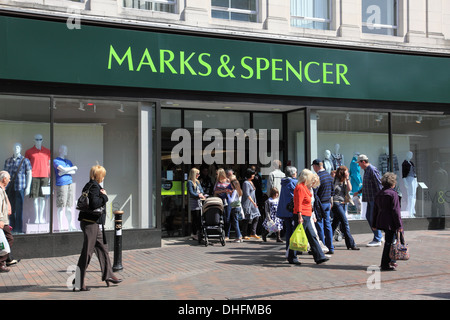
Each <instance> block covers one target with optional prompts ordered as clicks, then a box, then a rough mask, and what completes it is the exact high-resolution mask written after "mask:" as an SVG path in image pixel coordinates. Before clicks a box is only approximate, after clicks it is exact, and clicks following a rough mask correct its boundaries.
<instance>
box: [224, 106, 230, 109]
mask: <svg viewBox="0 0 450 320" xmlns="http://www.w3.org/2000/svg"><path fill="white" fill-rule="evenodd" d="M223 108H224V109H231V107H230V106H225V107H223Z"/></svg>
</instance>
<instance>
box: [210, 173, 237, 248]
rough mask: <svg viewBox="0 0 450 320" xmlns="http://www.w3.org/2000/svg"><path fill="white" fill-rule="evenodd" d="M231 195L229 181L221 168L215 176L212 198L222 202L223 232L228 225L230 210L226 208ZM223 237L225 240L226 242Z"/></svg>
mask: <svg viewBox="0 0 450 320" xmlns="http://www.w3.org/2000/svg"><path fill="white" fill-rule="evenodd" d="M231 193H233V188H232V187H231V184H230V180H229V179H228V177H227V174H226V172H225V170H224V169H223V168H219V169H218V170H217V174H216V184H215V185H214V196H215V197H219V198H220V199H222V201H223V207H224V208H223V222H224V227H225V230H228V228H229V225H230V211H231V210H230V208H228V204H229V203H228V196H229V195H231ZM228 239H229V238H228V237H225V240H228Z"/></svg>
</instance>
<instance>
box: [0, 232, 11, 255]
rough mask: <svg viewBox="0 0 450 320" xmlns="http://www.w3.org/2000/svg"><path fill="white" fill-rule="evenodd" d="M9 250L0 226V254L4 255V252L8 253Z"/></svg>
mask: <svg viewBox="0 0 450 320" xmlns="http://www.w3.org/2000/svg"><path fill="white" fill-rule="evenodd" d="M10 252H11V249H10V247H9V243H8V240H6V237H5V233H4V232H3V229H1V228H0V256H4V255H5V254H8V253H10Z"/></svg>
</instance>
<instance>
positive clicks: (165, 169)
mask: <svg viewBox="0 0 450 320" xmlns="http://www.w3.org/2000/svg"><path fill="white" fill-rule="evenodd" d="M220 109H221V110H217V108H216V109H215V110H212V109H209V110H196V109H178V110H176V109H171V108H164V106H163V105H162V109H161V118H162V119H161V133H162V143H161V146H162V147H161V149H162V150H161V155H162V159H161V168H162V175H161V180H162V181H161V183H162V186H161V203H162V204H161V205H162V210H161V213H162V214H161V219H162V221H161V226H162V235H163V237H181V236H188V235H191V231H192V227H191V226H192V225H191V222H192V217H191V214H190V210H189V199H188V192H187V180H188V177H189V171H190V170H191V169H192V168H194V167H196V168H198V169H203V170H202V171H203V172H207V175H208V177H209V179H210V180H211V188H209V190H205V193H208V194H210V195H212V194H213V188H214V184H215V180H216V171H217V169H219V168H223V169H232V170H233V171H234V174H235V175H236V177H237V179H238V180H239V181H241V182H242V181H243V179H244V175H245V171H246V169H247V168H248V167H249V166H251V165H252V164H254V165H256V166H257V168H259V166H263V167H267V166H270V165H271V163H270V159H269V160H267V159H264V160H267V161H269V162H267V161H266V163H262V161H260V160H261V159H260V158H259V157H258V154H257V153H255V152H256V151H255V150H254V148H253V146H256V147H258V146H260V145H261V141H262V139H268V140H270V138H271V136H270V135H271V134H274V133H276V134H277V135H276V137H277V139H279V141H277V149H279V150H278V151H279V152H278V155H279V160H281V161H283V148H284V145H283V143H280V142H281V141H282V139H283V130H282V129H283V114H282V113H279V112H271V113H268V112H253V111H241V110H239V111H234V110H229V109H227V110H226V111H224V110H223V109H224V108H223V107H221V108H220ZM260 109H261V108H260ZM264 130H265V131H264ZM231 133H233V134H231ZM240 134H243V135H244V141H245V144H244V145H239V144H238V141H237V140H238V137H239V135H240ZM274 136H275V135H274ZM250 139H254V140H255V141H253V142H255V144H253V145H251V143H250ZM232 140H233V141H232ZM230 142H234V143H230ZM264 142H265V141H264ZM267 145H268V150H267V151H268V152H269V153H270V152H271V151H272V150H271V147H272V145H271V144H270V143H267ZM255 155H256V156H255ZM255 159H256V161H255ZM260 176H261V182H262V190H261V191H262V192H263V193H264V194H265V193H266V189H265V186H266V183H265V182H266V176H265V175H261V174H260Z"/></svg>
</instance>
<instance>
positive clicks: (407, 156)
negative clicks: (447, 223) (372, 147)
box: [392, 113, 450, 218]
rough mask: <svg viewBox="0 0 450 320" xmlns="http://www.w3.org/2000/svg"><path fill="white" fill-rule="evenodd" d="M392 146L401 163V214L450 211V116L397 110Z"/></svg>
mask: <svg viewBox="0 0 450 320" xmlns="http://www.w3.org/2000/svg"><path fill="white" fill-rule="evenodd" d="M392 124H393V145H394V154H395V155H396V156H398V162H399V172H398V175H399V178H398V181H399V187H400V192H401V194H402V203H401V204H402V216H403V217H407V218H414V217H416V218H421V217H443V216H448V215H449V214H450V209H449V206H450V188H449V186H450V180H449V174H450V160H449V159H450V142H449V140H448V139H445V138H443V137H448V136H449V135H450V117H449V116H446V115H436V114H410V113H405V114H401V113H394V114H393V116H392Z"/></svg>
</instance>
